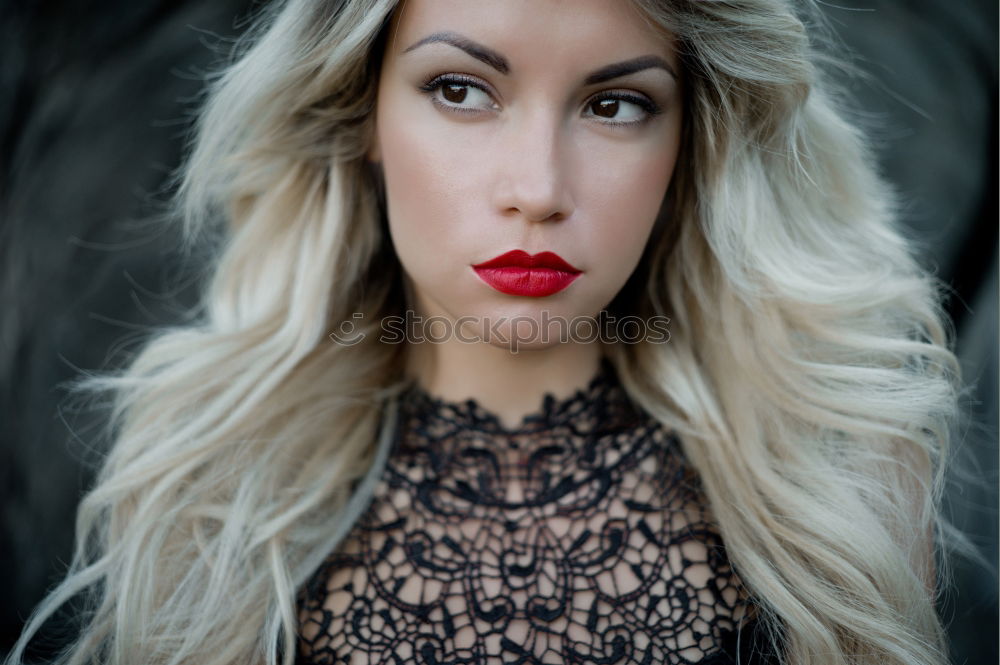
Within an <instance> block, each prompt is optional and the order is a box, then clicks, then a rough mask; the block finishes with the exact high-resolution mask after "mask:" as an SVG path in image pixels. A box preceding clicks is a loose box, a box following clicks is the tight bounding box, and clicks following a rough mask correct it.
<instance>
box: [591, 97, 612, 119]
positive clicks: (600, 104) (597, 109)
mask: <svg viewBox="0 0 1000 665" xmlns="http://www.w3.org/2000/svg"><path fill="white" fill-rule="evenodd" d="M590 108H591V109H593V111H594V115H597V116H600V117H602V118H613V117H615V116H616V115H618V100H617V99H599V100H597V101H596V102H593V103H592V104H591V105H590Z"/></svg>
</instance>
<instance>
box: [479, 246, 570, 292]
mask: <svg viewBox="0 0 1000 665" xmlns="http://www.w3.org/2000/svg"><path fill="white" fill-rule="evenodd" d="M472 269H473V270H475V271H476V274H477V275H479V278H480V279H481V280H483V281H484V282H486V283H487V284H489V285H490V286H492V287H493V288H494V289H496V290H497V291H500V292H501V293H507V294H510V295H512V296H528V297H531V298H544V297H545V296H550V295H552V294H553V293H558V292H559V291H562V290H563V289H565V288H566V287H567V286H569V285H570V283H571V282H572V281H573V280H575V279H576V278H577V277H579V276H580V273H581V272H582V271H581V270H577V269H576V268H574V267H573V266H571V265H570V264H569V263H567V262H566V261H564V260H563V259H562V257H560V256H559V255H558V254H555V253H553V252H540V253H538V254H535V255H534V256H532V255H531V254H528V253H527V252H525V251H523V250H520V249H515V250H512V251H510V252H507V253H506V254H501V255H500V256H497V257H495V258H492V259H490V260H489V261H486V262H484V263H479V264H477V265H474V266H472Z"/></svg>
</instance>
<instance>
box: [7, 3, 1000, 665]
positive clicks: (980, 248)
mask: <svg viewBox="0 0 1000 665" xmlns="http://www.w3.org/2000/svg"><path fill="white" fill-rule="evenodd" d="M259 8H260V3H257V4H254V5H252V4H251V2H250V0H212V2H207V1H201V2H192V1H190V0H170V1H167V0H145V1H143V0H131V1H130V2H123V1H119V0H103V1H100V2H98V1H96V0H77V1H76V2H66V1H60V0H0V299H2V300H0V437H2V439H0V575H2V577H0V584H2V594H3V597H5V598H6V601H4V602H3V603H2V604H0V655H2V654H4V653H6V651H7V649H9V647H10V645H11V644H12V643H13V642H14V640H15V639H16V637H17V635H18V634H19V631H20V628H21V626H22V622H23V620H24V618H25V617H27V615H28V613H29V612H30V611H31V609H32V608H33V607H34V605H35V604H36V603H37V602H38V601H39V599H40V598H41V597H42V595H43V594H44V592H45V590H46V588H48V587H50V586H51V585H52V584H53V583H54V582H55V581H56V580H57V579H58V576H59V574H60V573H61V572H62V571H64V570H65V567H66V565H67V563H68V561H69V558H70V553H71V550H72V539H73V521H74V512H75V505H76V502H77V501H78V499H79V497H80V495H81V493H82V492H83V490H84V489H85V488H86V487H87V486H88V485H89V483H90V482H91V479H92V477H93V472H94V464H95V463H96V461H97V459H98V454H97V452H98V451H97V450H95V445H96V444H95V443H94V440H93V437H94V436H96V429H95V425H97V424H98V422H97V419H96V418H95V417H94V416H92V415H88V413H87V412H83V413H78V412H76V411H74V410H73V409H71V408H69V405H68V404H67V403H66V402H65V400H64V398H65V395H66V392H65V386H64V385H63V382H65V381H66V380H68V379H71V378H73V377H74V376H76V375H77V374H78V373H79V372H80V371H84V370H94V369H99V368H102V367H110V366H115V365H117V364H120V363H122V362H127V360H128V358H129V355H128V350H129V349H134V348H135V345H136V344H137V343H139V342H141V339H142V336H143V335H144V334H146V333H147V332H149V331H151V330H153V329H155V328H156V327H157V326H159V325H164V324H167V323H171V322H175V321H177V320H178V318H179V316H180V314H179V312H180V309H179V308H180V307H181V306H183V305H185V304H189V303H190V302H191V301H192V296H193V290H192V289H193V287H192V286H191V285H190V284H189V285H188V286H187V287H186V288H173V287H171V288H172V290H171V291H170V292H169V293H165V292H164V288H165V286H164V285H165V284H166V283H167V281H166V280H167V279H168V277H169V278H171V282H170V283H171V284H173V283H174V281H176V279H175V278H182V279H183V277H184V274H185V273H184V270H185V268H184V267H183V266H181V264H180V263H179V257H178V255H177V254H176V253H175V252H174V251H173V250H172V247H173V245H174V241H175V240H176V238H175V237H174V236H173V235H172V234H173V232H172V231H164V230H163V227H161V226H151V225H149V224H148V223H146V222H145V221H144V220H149V219H151V218H153V217H155V215H156V213H157V212H159V211H160V210H161V204H162V201H163V199H164V196H163V193H164V188H165V186H166V178H167V176H168V174H169V173H170V171H171V169H173V168H174V167H176V166H177V164H178V163H179V160H180V157H181V154H182V152H183V150H184V136H185V132H186V130H187V128H188V127H189V122H190V116H191V112H192V111H193V109H194V103H195V101H196V99H197V96H198V94H199V92H200V91H201V90H202V80H203V78H204V73H205V72H206V71H208V70H209V69H210V68H211V67H212V66H213V64H216V63H218V62H219V60H220V58H221V57H222V56H223V55H224V52H225V50H226V49H227V48H228V45H229V44H230V43H231V39H232V38H233V37H235V36H236V35H238V34H239V33H240V31H241V30H242V29H243V28H244V27H245V21H243V19H245V18H246V17H247V16H248V13H249V12H251V11H254V10H256V9H259ZM823 11H824V13H825V15H826V17H827V18H828V20H829V23H830V26H831V27H832V28H833V29H834V30H835V31H836V33H837V34H838V35H839V38H840V39H841V40H842V41H843V45H844V46H845V47H846V48H849V49H850V50H851V53H852V54H853V55H852V56H851V60H852V62H853V63H854V64H855V66H857V67H859V68H860V69H861V70H864V71H865V72H867V74H868V75H867V76H866V77H863V78H857V79H854V78H852V79H850V80H849V82H848V85H849V89H850V91H851V93H852V95H853V96H854V98H855V99H856V103H857V106H858V109H859V113H860V115H859V120H860V121H862V122H863V123H864V124H865V125H866V126H868V127H869V131H870V132H871V135H872V137H873V139H874V140H875V142H876V145H877V146H878V150H879V153H880V159H881V164H882V166H883V168H884V172H885V174H886V176H887V177H888V178H889V179H890V180H892V181H893V182H894V183H896V185H897V186H898V187H899V188H900V190H901V191H902V192H903V193H904V195H905V197H906V199H905V200H906V202H907V206H906V213H905V219H904V221H905V223H906V224H907V225H908V227H909V228H910V229H911V230H912V236H913V238H914V239H915V241H916V242H917V243H918V245H919V247H920V248H921V252H922V255H923V258H924V261H925V263H926V265H927V266H928V267H930V268H932V269H933V270H934V271H935V272H936V273H937V274H938V275H939V276H940V277H941V278H942V279H943V280H944V281H945V282H946V283H947V284H949V285H950V286H951V288H952V295H951V297H950V299H949V302H948V311H949V314H950V315H951V316H952V318H953V320H954V322H955V325H956V329H957V347H958V352H959V355H960V357H961V360H962V363H963V367H964V370H965V372H966V378H967V381H968V382H969V384H970V391H969V393H968V395H967V396H966V398H965V399H964V403H965V405H966V407H967V409H968V412H969V415H970V419H969V420H970V421H969V423H967V424H966V425H964V426H963V427H962V428H961V430H960V432H959V436H958V437H957V440H956V448H957V454H958V464H957V466H956V467H955V468H956V470H955V471H954V472H953V473H952V482H951V484H950V486H949V489H948V494H947V504H946V508H947V510H948V513H949V515H950V516H951V519H952V520H953V521H954V523H955V524H957V525H958V526H959V527H960V528H961V529H962V530H963V531H964V532H965V533H967V534H969V536H970V537H971V539H972V540H973V542H974V544H975V545H976V547H977V548H978V551H979V552H980V553H981V555H982V556H983V557H985V558H986V560H988V561H989V562H990V563H991V565H992V566H995V565H996V561H997V523H998V511H997V490H996V478H997V465H998V459H997V400H998V397H997V366H998V359H997V302H998V294H997V225H998V221H997V220H998V218H997V182H998V181H997V61H998V56H997V22H998V17H997V3H996V2H995V0H964V1H963V2H954V1H951V0H891V1H890V0H885V1H882V0H839V1H838V2H837V3H836V4H835V5H834V4H825V5H823ZM845 80H846V79H845ZM187 281H188V282H191V281H192V280H187ZM873 286H875V285H873ZM953 565H954V575H955V585H954V587H953V589H952V590H951V591H950V593H949V594H948V596H947V597H946V599H945V601H944V602H943V603H942V607H941V611H942V613H943V616H944V617H945V619H946V621H947V622H948V624H949V632H950V636H951V640H952V650H953V662H954V663H956V664H957V665H962V664H966V665H979V664H984V665H986V664H989V665H993V664H995V663H996V662H997V640H998V637H997V579H996V577H995V576H994V573H992V572H990V571H988V570H984V569H983V568H982V567H980V566H977V565H976V564H974V563H972V562H970V561H968V560H965V559H956V560H955V562H954V564H953ZM53 639H54V638H53ZM44 652H45V648H44V647H40V648H39V649H38V654H39V656H42V655H44Z"/></svg>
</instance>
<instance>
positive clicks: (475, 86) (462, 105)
mask: <svg viewBox="0 0 1000 665" xmlns="http://www.w3.org/2000/svg"><path fill="white" fill-rule="evenodd" d="M419 89H420V90H421V91H422V92H425V93H427V95H428V96H430V98H431V101H433V102H434V103H435V104H436V105H437V106H438V107H439V108H442V109H444V110H446V111H449V112H460V113H482V112H484V111H498V110H499V109H500V107H499V106H498V105H497V104H496V102H494V101H493V97H492V96H491V95H490V93H489V92H488V91H487V88H486V87H485V86H484V85H483V84H481V83H479V82H478V81H476V80H473V79H471V78H467V77H465V76H459V75H449V76H438V77H436V78H433V79H431V80H430V81H428V82H427V83H425V84H423V85H422V86H420V88H419Z"/></svg>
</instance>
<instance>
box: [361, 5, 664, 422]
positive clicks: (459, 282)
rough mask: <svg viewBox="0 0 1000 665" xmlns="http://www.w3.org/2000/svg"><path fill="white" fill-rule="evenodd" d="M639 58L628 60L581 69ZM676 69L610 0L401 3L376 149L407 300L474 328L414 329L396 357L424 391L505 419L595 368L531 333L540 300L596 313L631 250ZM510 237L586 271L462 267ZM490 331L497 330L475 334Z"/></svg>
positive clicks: (653, 202) (555, 339) (655, 205)
mask: <svg viewBox="0 0 1000 665" xmlns="http://www.w3.org/2000/svg"><path fill="white" fill-rule="evenodd" d="M428 38H429V39H428ZM421 42H423V43H421ZM456 43H458V44H464V45H465V46H469V45H470V44H472V47H471V50H473V51H476V52H477V53H479V55H480V57H475V56H474V55H471V54H470V53H469V52H468V51H469V50H470V48H462V47H461V46H460V45H456ZM483 48H485V49H486V50H487V51H488V52H489V55H488V56H483V55H482V53H483ZM639 58H642V59H643V62H642V64H641V66H638V67H633V68H632V69H637V71H632V72H629V73H625V74H623V75H620V76H613V77H611V78H608V77H605V79H604V80H602V81H600V82H594V81H590V82H588V81H587V79H588V77H591V76H592V75H593V74H594V73H595V72H598V71H600V70H602V68H606V67H608V66H609V65H614V64H617V63H623V62H628V61H632V62H633V63H634V62H635V61H636V59H639ZM487 61H488V62H487ZM679 71H680V69H679V63H678V59H677V55H676V53H675V52H674V48H673V44H672V42H671V41H670V39H669V38H667V37H666V36H664V35H662V34H660V33H657V32H656V31H654V29H653V28H651V27H650V26H649V25H647V24H646V23H644V22H643V21H642V19H641V17H640V16H639V15H638V14H637V13H636V10H635V9H634V8H633V7H632V6H631V3H626V2H620V0H574V2H573V3H572V11H569V4H567V3H566V2H562V1H559V0H542V1H539V0H511V1H509V2H495V1H493V0H407V1H406V2H405V4H404V6H403V7H402V8H401V9H397V11H396V14H395V16H394V18H393V23H392V25H391V26H390V38H389V39H388V40H387V46H386V51H385V53H384V56H383V69H382V74H381V77H380V81H379V96H378V108H377V115H376V140H375V142H374V145H373V147H372V149H371V151H370V152H369V158H370V159H371V160H372V161H375V162H377V163H379V164H381V166H382V169H383V173H384V175H385V180H386V192H387V203H388V211H389V225H390V232H391V235H392V240H393V244H394V246H395V249H396V253H397V255H398V256H399V258H400V261H401V263H402V265H403V268H404V272H405V280H406V282H407V287H408V289H409V291H410V293H411V307H412V309H413V311H414V313H415V314H417V315H418V316H421V317H424V319H425V320H426V319H427V318H429V317H435V316H438V317H443V318H442V319H441V322H440V324H439V325H438V327H437V328H435V329H434V333H435V334H438V333H440V332H442V331H444V332H447V329H446V324H445V323H444V322H445V321H447V322H450V324H451V325H452V326H453V327H452V328H451V330H461V331H462V332H463V333H464V334H465V338H464V339H465V340H470V339H474V340H476V341H475V342H473V343H469V342H468V341H461V340H459V339H457V338H456V336H455V335H446V337H447V338H446V339H445V340H444V341H442V342H441V343H412V344H411V346H410V351H411V353H410V354H409V361H408V368H407V371H408V372H409V374H410V375H411V376H413V377H415V378H416V379H417V381H418V382H419V383H420V384H422V386H423V387H424V388H425V389H427V390H428V391H429V392H430V393H432V394H435V395H437V396H439V397H442V398H444V399H449V400H462V399H465V398H468V397H474V398H475V399H477V400H478V401H479V403H480V404H481V405H483V406H484V407H485V408H487V409H489V410H491V411H493V412H494V413H496V414H497V415H498V417H499V418H500V419H501V421H502V423H503V424H504V425H506V426H508V427H514V426H516V425H517V424H519V423H520V422H521V419H522V418H523V417H524V415H525V414H527V413H530V412H534V411H536V410H538V409H539V407H540V404H541V401H542V398H543V396H544V394H545V393H552V394H554V395H555V396H556V397H558V398H562V397H567V396H569V395H570V394H572V393H573V392H574V391H575V390H577V389H579V388H581V387H584V386H585V385H586V384H587V383H588V381H589V380H590V379H591V378H592V377H593V376H594V374H595V373H596V372H597V369H598V364H599V361H600V357H601V355H602V353H603V343H602V342H600V341H581V336H576V337H574V338H571V339H569V340H568V341H567V340H565V339H564V340H560V339H559V336H558V335H557V334H553V335H552V336H551V337H549V339H547V340H546V339H543V338H541V337H540V336H539V335H537V334H535V335H533V334H532V333H534V332H536V331H538V332H540V331H541V322H542V321H543V313H544V314H545V315H547V316H548V318H549V320H552V319H556V318H561V319H562V320H564V321H566V322H570V321H572V320H573V319H574V318H578V317H590V318H592V319H596V317H597V316H598V313H599V312H600V311H601V310H602V309H604V308H605V307H606V306H607V305H608V304H609V303H610V302H611V300H612V299H613V298H614V296H615V295H616V294H617V293H618V291H619V290H620V289H621V288H622V286H623V285H624V284H625V282H626V280H627V279H628V277H629V275H630V274H631V273H632V272H633V271H634V269H635V268H636V266H637V265H638V262H639V259H640V257H641V254H642V251H643V249H644V248H645V246H646V244H647V241H648V239H649V237H650V233H651V231H652V228H653V224H654V221H655V219H656V216H657V213H658V212H659V209H660V206H661V204H662V201H663V198H664V195H665V193H666V189H667V186H668V185H669V182H670V179H671V177H672V174H673V169H674V165H675V162H676V158H677V152H678V147H679V144H680V129H681V117H682V113H681V92H682V88H681V85H680V82H679V79H678V74H679ZM619 73H620V72H619ZM441 77H444V78H445V79H448V80H445V81H444V82H442V80H441ZM456 77H458V78H459V79H460V80H455V79H456ZM435 81H436V82H437V84H436V85H433V84H434V83H435ZM432 88H433V89H432ZM513 249H521V250H524V251H526V252H528V253H529V254H537V253H538V252H542V251H550V252H555V253H557V254H558V255H559V256H560V257H562V258H563V259H565V260H566V261H568V262H570V263H571V264H572V265H573V266H575V267H576V268H578V269H580V270H582V271H583V272H582V274H580V276H579V277H578V278H577V279H576V280H575V281H574V282H572V283H571V284H570V285H569V286H568V287H566V288H565V289H563V290H562V291H559V292H558V293H555V294H552V295H548V296H545V297H530V296H523V295H511V294H507V293H502V292H500V291H498V290H496V289H494V288H493V287H492V286H490V285H489V284H487V283H486V282H485V281H483V280H482V279H481V278H480V276H479V275H478V274H477V273H476V271H475V270H473V268H472V266H473V265H476V264H479V263H482V262H484V261H486V260H489V259H491V258H493V257H495V256H498V255H500V254H503V253H505V252H508V251H510V250H513ZM461 317H471V318H469V319H463V320H462V321H461V322H458V321H459V319H460V318H461ZM514 317H523V319H522V322H521V323H519V324H517V325H516V326H514V325H511V323H510V322H511V319H513V318H514ZM498 322H500V323H501V325H499V326H498V325H497V323H498ZM532 322H533V323H532ZM459 323H460V325H459ZM533 326H534V327H533ZM488 330H489V331H492V332H496V331H500V332H501V335H500V336H499V337H498V336H496V335H495V334H493V335H491V336H490V339H489V341H485V338H486V335H487V331H488ZM550 332H551V333H555V332H556V329H555V328H550ZM514 335H517V336H518V342H517V344H516V347H515V345H514V344H512V338H513V337H514ZM582 336H583V337H585V336H586V335H585V333H584V334H583V335H582Z"/></svg>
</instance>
